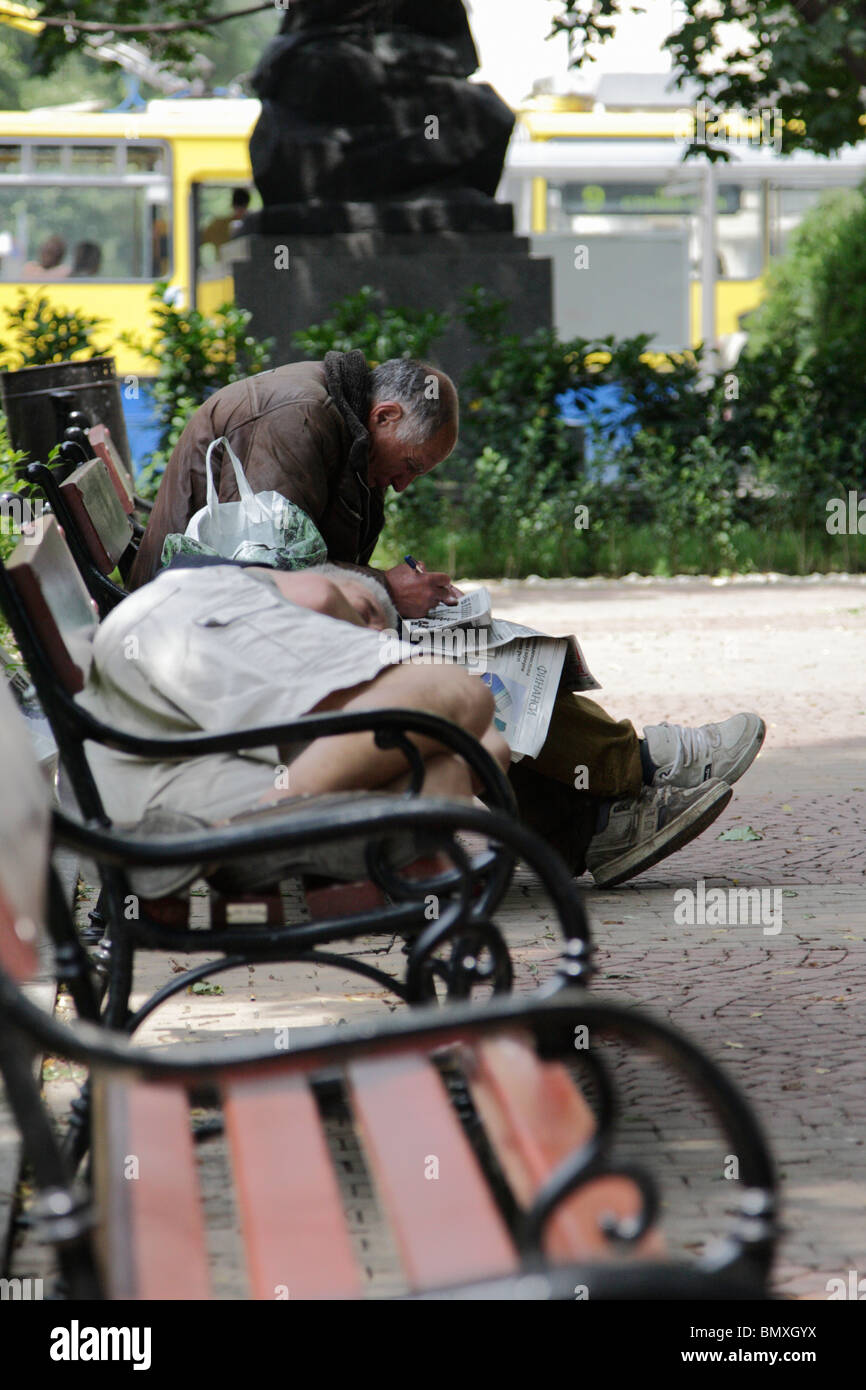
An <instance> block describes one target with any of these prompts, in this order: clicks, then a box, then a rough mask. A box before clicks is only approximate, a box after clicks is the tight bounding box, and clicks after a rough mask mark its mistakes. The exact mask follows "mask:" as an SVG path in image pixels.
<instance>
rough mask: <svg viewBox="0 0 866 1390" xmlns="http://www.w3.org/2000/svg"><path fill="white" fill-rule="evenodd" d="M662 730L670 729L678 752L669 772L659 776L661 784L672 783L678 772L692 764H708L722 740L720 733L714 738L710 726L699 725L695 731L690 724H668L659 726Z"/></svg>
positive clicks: (661, 773) (675, 753)
mask: <svg viewBox="0 0 866 1390" xmlns="http://www.w3.org/2000/svg"><path fill="white" fill-rule="evenodd" d="M659 728H660V729H670V731H671V733H672V734H673V735H674V738H675V740H676V750H675V752H674V760H673V762H672V763H671V765H670V767H669V768H668V770H667V772H660V773H659V774H658V780H659V782H670V781H671V779H672V778H674V777H676V775H677V773H678V772H681V771H682V769H683V768H684V767H685V766H686V764H687V763H691V762H707V761H709V760H710V759H711V758H712V750H713V748H714V747H716V748H717V747H718V745H719V742H720V739H719V735H718V733H716V731H715V730H713V732H714V733H716V736H715V738H713V737H712V734H711V729H712V725H710V724H699V725H698V727H697V728H695V729H693V728H691V727H690V726H689V725H688V724H667V723H662V724H660V725H659Z"/></svg>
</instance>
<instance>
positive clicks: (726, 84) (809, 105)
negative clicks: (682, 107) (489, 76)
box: [551, 0, 866, 154]
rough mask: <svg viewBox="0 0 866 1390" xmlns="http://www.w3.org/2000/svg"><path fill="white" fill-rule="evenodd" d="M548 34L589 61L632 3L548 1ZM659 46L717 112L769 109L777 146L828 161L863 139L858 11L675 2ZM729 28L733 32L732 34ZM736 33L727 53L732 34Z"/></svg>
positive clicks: (730, 1)
mask: <svg viewBox="0 0 866 1390" xmlns="http://www.w3.org/2000/svg"><path fill="white" fill-rule="evenodd" d="M552 3H554V4H555V5H556V7H557V14H556V16H555V17H554V19H553V20H552V28H551V32H552V33H554V34H566V35H567V37H568V44H569V51H570V54H571V60H572V65H573V66H574V67H576V68H580V67H581V66H582V65H583V63H585V62H588V61H589V62H591V61H592V56H591V54H590V53H589V52H588V47H589V45H591V44H599V43H604V42H606V41H607V40H608V39H610V38H611V37H612V36H613V34H614V32H615V31H616V26H617V20H618V19H619V17H620V16H621V15H624V14H632V13H636V12H639V11H640V10H642V9H645V8H646V4H645V0H644V4H642V5H641V4H636V3H633V0H552ZM677 9H678V14H677V17H676V20H675V24H676V27H675V29H674V31H673V32H672V34H671V35H670V37H669V38H668V39H667V40H666V41H665V45H664V46H665V47H666V48H667V49H668V50H669V52H670V54H671V58H672V60H673V67H674V72H675V73H676V74H677V75H678V76H679V77H680V78H690V79H691V80H692V81H694V82H696V83H697V93H696V96H697V97H698V98H701V97H702V98H703V99H704V100H705V101H707V102H708V104H709V105H710V106H711V107H713V108H716V109H723V110H724V109H740V110H744V111H751V110H757V109H761V108H764V109H768V108H769V109H773V108H775V109H777V110H779V111H780V112H781V115H782V119H783V122H784V140H783V149H784V150H785V151H786V152H787V151H792V150H794V149H798V148H800V149H808V150H814V151H815V152H817V153H819V154H830V153H832V152H833V151H835V150H838V149H841V148H842V146H844V145H847V144H854V143H856V142H857V141H858V140H860V139H862V136H863V126H862V125H861V118H862V117H863V116H864V114H866V103H864V93H866V19H864V14H863V6H862V4H839V3H838V0H801V3H799V4H792V3H791V0H749V3H748V4H744V3H743V0H714V3H713V4H712V5H708V4H707V3H706V0H682V4H681V5H679V6H678V7H677ZM731 25H736V26H737V30H732V29H731V27H730V26H731ZM736 32H740V33H744V34H745V39H744V41H743V43H742V46H741V47H739V48H731V46H730V45H731V35H732V33H736Z"/></svg>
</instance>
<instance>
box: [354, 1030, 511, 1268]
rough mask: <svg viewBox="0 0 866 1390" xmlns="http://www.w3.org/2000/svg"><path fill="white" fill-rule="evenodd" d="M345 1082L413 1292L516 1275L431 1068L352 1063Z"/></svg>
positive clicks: (401, 1061) (416, 1063) (504, 1233)
mask: <svg viewBox="0 0 866 1390" xmlns="http://www.w3.org/2000/svg"><path fill="white" fill-rule="evenodd" d="M348 1078H349V1083H350V1090H351V1100H352V1106H353V1109H354V1111H355V1114H356V1116H357V1118H358V1122H359V1126H360V1129H361V1134H362V1137H363V1140H364V1144H365V1147H366V1149H367V1152H368V1154H369V1157H370V1162H371V1165H372V1168H373V1172H374V1175H375V1178H376V1184H377V1187H378V1190H379V1193H380V1195H381V1199H382V1202H383V1205H384V1207H385V1210H386V1212H387V1215H388V1217H389V1220H390V1222H391V1224H392V1226H393V1229H394V1234H395V1238H396V1241H397V1245H398V1249H399V1251H400V1255H401V1258H402V1260H403V1265H404V1270H405V1273H406V1277H407V1279H408V1281H409V1284H410V1286H411V1288H413V1289H419V1290H420V1289H431V1288H437V1287H439V1286H445V1285H449V1284H454V1283H461V1282H464V1281H468V1280H472V1279H476V1278H483V1277H485V1276H490V1277H493V1276H496V1275H504V1274H510V1273H513V1272H514V1271H515V1270H516V1269H517V1268H518V1259H517V1254H516V1251H515V1248H514V1244H513V1242H512V1240H511V1236H510V1234H509V1232H508V1230H507V1227H506V1225H505V1222H504V1220H503V1218H502V1216H501V1214H500V1212H499V1210H498V1208H497V1207H496V1205H495V1203H494V1201H493V1198H492V1196H491V1193H490V1189H489V1187H488V1185H487V1182H486V1180H485V1179H484V1177H483V1174H482V1172H481V1169H480V1167H479V1164H478V1161H477V1159H476V1157H475V1154H474V1153H473V1151H472V1147H471V1145H470V1144H469V1141H468V1139H467V1138H466V1135H465V1134H464V1132H463V1130H462V1128H461V1126H460V1122H459V1120H458V1118H457V1116H456V1114H455V1112H454V1109H453V1106H452V1104H451V1102H450V1100H449V1098H448V1093H447V1091H446V1089H445V1086H444V1084H443V1082H442V1079H441V1077H440V1076H439V1074H438V1072H437V1071H436V1069H435V1067H434V1066H433V1065H432V1063H431V1062H429V1061H428V1060H427V1059H426V1058H424V1057H421V1056H416V1055H412V1054H410V1055H406V1054H404V1055H402V1056H399V1057H395V1058H388V1059H382V1060H376V1061H370V1062H357V1063H354V1064H353V1065H351V1066H350V1067H349V1069H348ZM434 1160H435V1165H436V1166H435V1167H434V1162H433V1161H434ZM434 1172H436V1173H437V1175H436V1176H433V1173H434Z"/></svg>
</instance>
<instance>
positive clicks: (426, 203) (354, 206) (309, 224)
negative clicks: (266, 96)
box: [244, 189, 514, 236]
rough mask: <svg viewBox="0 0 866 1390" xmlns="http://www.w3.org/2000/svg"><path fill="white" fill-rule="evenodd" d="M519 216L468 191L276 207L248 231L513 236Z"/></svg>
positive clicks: (249, 222)
mask: <svg viewBox="0 0 866 1390" xmlns="http://www.w3.org/2000/svg"><path fill="white" fill-rule="evenodd" d="M513 229H514V214H513V210H512V207H511V204H510V203H497V202H494V200H493V199H492V198H485V197H483V196H482V195H481V194H477V195H476V194H474V191H473V190H471V189H463V190H461V191H460V193H459V194H455V196H454V197H453V198H449V199H448V200H447V201H446V200H444V199H442V198H412V199H406V200H403V199H400V200H398V199H392V200H390V201H387V202H377V203H373V202H365V203H361V202H352V203H348V202H347V203H337V202H326V201H324V200H319V199H310V200H309V201H307V202H305V203H277V204H275V205H273V206H272V207H264V208H262V209H261V210H260V211H259V212H253V213H248V214H247V217H246V219H245V221H244V232H245V233H249V232H266V233H268V234H270V233H271V232H273V233H274V234H275V235H279V234H280V233H283V232H285V233H287V234H288V233H293V234H294V233H298V232H300V233H303V234H306V235H310V236H327V235H328V234H329V233H331V232H386V233H389V234H391V235H395V236H400V235H403V234H407V233H412V232H511V231H513Z"/></svg>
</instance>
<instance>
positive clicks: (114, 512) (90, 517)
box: [60, 458, 132, 574]
mask: <svg viewBox="0 0 866 1390" xmlns="http://www.w3.org/2000/svg"><path fill="white" fill-rule="evenodd" d="M60 491H61V492H62V494H63V498H64V500H65V502H66V505H67V506H68V508H69V511H70V513H71V514H72V517H73V519H74V520H75V523H76V525H77V526H78V529H79V532H80V533H81V538H82V540H83V541H84V544H85V545H86V546H87V550H88V553H89V555H90V558H91V560H92V562H93V564H94V565H95V566H96V567H97V569H98V570H99V571H100V573H101V574H110V573H111V571H112V570H113V569H114V567H115V565H116V564H117V562H118V560H119V559H120V557H121V556H122V555H123V553H124V551H125V550H126V548H127V546H128V545H129V543H130V541H131V540H132V521H131V520H130V517H129V516H128V515H127V513H126V512H125V511H124V508H123V506H122V504H121V503H120V502H119V500H118V497H117V492H116V490H115V487H114V484H113V482H112V480H111V477H110V475H109V472H108V469H107V467H106V465H105V463H104V462H103V460H102V459H98V458H94V459H90V460H89V461H88V462H87V463H83V464H82V465H81V467H80V468H76V470H75V472H74V473H72V474H71V475H70V476H69V477H68V478H67V479H66V480H65V481H64V482H63V483H61V485H60Z"/></svg>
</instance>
